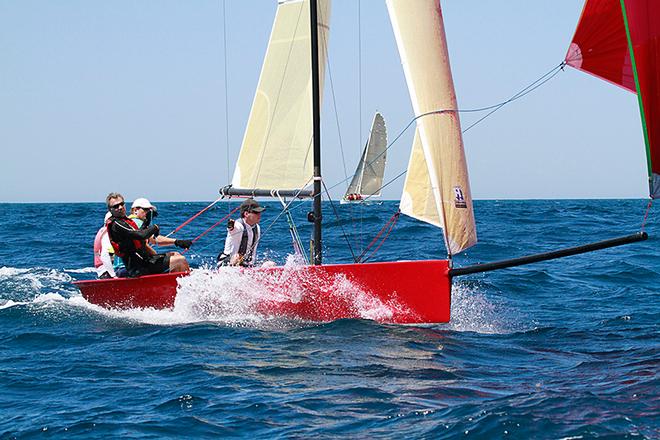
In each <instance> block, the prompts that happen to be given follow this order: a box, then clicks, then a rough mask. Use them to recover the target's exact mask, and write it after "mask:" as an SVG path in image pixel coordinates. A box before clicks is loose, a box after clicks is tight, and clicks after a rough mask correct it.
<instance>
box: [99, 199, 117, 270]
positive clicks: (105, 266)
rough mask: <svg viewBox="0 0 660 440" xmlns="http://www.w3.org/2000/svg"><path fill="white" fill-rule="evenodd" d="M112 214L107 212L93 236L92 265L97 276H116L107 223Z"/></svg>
mask: <svg viewBox="0 0 660 440" xmlns="http://www.w3.org/2000/svg"><path fill="white" fill-rule="evenodd" d="M111 216H112V214H110V213H109V212H107V213H106V214H105V220H104V221H103V226H101V228H100V229H99V230H98V232H97V233H96V237H95V238H94V267H95V268H96V274H97V276H98V277H99V278H116V277H117V275H115V269H114V268H113V267H112V255H110V253H111V252H112V253H114V249H113V248H112V244H111V243H110V238H108V228H107V224H108V221H109V220H110V217H111Z"/></svg>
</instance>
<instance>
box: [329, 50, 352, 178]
mask: <svg viewBox="0 0 660 440" xmlns="http://www.w3.org/2000/svg"><path fill="white" fill-rule="evenodd" d="M323 44H324V45H325V47H327V43H326V41H325V40H324V41H323ZM326 53H328V50H327V49H326ZM326 57H327V59H328V63H327V66H328V78H329V79H330V93H331V94H332V105H333V107H334V110H335V122H336V124H337V136H338V138H339V151H340V152H341V162H342V165H343V167H344V177H345V178H346V180H348V171H347V170H346V157H345V156H344V143H343V142H342V140H341V128H340V125H339V112H338V111H337V97H336V95H335V84H334V81H332V68H331V67H330V65H331V63H330V54H327V55H326Z"/></svg>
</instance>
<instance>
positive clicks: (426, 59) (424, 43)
mask: <svg viewBox="0 0 660 440" xmlns="http://www.w3.org/2000/svg"><path fill="white" fill-rule="evenodd" d="M387 7H388V11H389V14H390V19H391V22H392V28H393V29H394V34H395V37H396V41H397V47H398V49H399V55H400V57H401V63H402V65H403V70H404V73H405V77H406V82H407V84H408V90H409V92H410V97H411V102H412V106H413V111H414V113H415V116H416V117H418V119H417V127H416V132H415V140H414V143H413V149H412V152H411V158H410V162H409V166H408V172H407V176H406V182H405V183H404V189H403V194H402V196H401V204H400V208H401V212H403V213H404V214H406V215H409V216H411V217H413V218H417V219H419V220H422V221H425V222H427V223H430V224H433V225H435V226H439V227H442V228H443V229H444V237H445V244H446V247H447V252H448V253H449V254H450V255H453V254H456V253H458V252H461V251H462V250H464V249H466V248H468V247H470V246H472V245H474V244H475V243H476V241H477V234H476V227H475V223H474V214H473V211H472V196H471V191H470V184H469V179H468V172H467V163H466V159H465V152H464V150H463V139H462V135H461V127H460V121H459V118H458V112H457V108H458V106H457V101H456V93H455V91H454V85H453V79H452V76H451V69H450V66H449V54H448V50H447V44H446V37H445V31H444V24H443V21H442V12H441V10H440V5H439V2H438V1H437V0H415V1H410V0H387Z"/></svg>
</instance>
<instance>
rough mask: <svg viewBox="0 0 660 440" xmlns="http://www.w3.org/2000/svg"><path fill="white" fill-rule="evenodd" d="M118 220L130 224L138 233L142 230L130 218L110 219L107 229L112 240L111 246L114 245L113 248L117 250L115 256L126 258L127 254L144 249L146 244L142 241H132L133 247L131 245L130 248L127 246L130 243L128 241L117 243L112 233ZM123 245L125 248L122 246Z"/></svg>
mask: <svg viewBox="0 0 660 440" xmlns="http://www.w3.org/2000/svg"><path fill="white" fill-rule="evenodd" d="M117 220H124V221H125V222H126V223H128V225H129V226H130V227H132V228H133V229H135V230H136V231H137V230H138V229H140V228H138V225H137V224H135V222H134V221H133V220H132V219H130V218H128V217H126V218H123V219H116V218H114V217H111V218H110V221H109V222H108V225H107V226H106V228H107V230H108V238H110V244H112V248H113V249H114V250H115V255H118V256H120V257H122V258H124V257H125V256H126V254H127V253H129V252H135V251H137V250H138V249H141V248H142V247H144V244H143V243H142V240H136V239H133V240H131V245H129V246H126V244H127V243H128V242H126V241H124V242H122V243H117V242H116V241H115V239H114V238H113V237H112V232H111V230H112V225H113V224H114V223H115V221H117ZM122 244H123V245H124V246H122Z"/></svg>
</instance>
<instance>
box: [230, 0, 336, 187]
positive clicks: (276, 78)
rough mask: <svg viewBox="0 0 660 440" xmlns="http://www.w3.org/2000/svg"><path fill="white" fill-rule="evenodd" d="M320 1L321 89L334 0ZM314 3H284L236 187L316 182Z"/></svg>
mask: <svg viewBox="0 0 660 440" xmlns="http://www.w3.org/2000/svg"><path fill="white" fill-rule="evenodd" d="M317 1H318V32H319V75H320V80H321V83H320V85H321V90H323V78H324V76H325V63H326V58H327V41H328V30H329V27H328V24H329V19H330V0H317ZM310 52H311V37H310V29H309V0H280V1H279V4H278V6H277V13H276V16H275V22H274V24H273V30H272V32H271V36H270V41H269V43H268V49H267V51H266V57H265V59H264V63H263V67H262V70H261V76H260V78H259V85H258V87H257V91H256V94H255V97H254V101H253V103H252V110H251V111H250V119H249V120H248V124H247V128H246V130H245V136H244V138H243V144H242V146H241V151H240V153H239V156H238V161H237V163H236V168H235V169H234V177H233V179H232V186H234V187H235V188H244V189H256V188H259V189H280V190H284V189H288V190H296V189H300V188H303V187H304V186H305V185H307V184H309V183H310V182H311V178H312V173H313V148H312V79H311V78H312V75H311V63H310Z"/></svg>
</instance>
